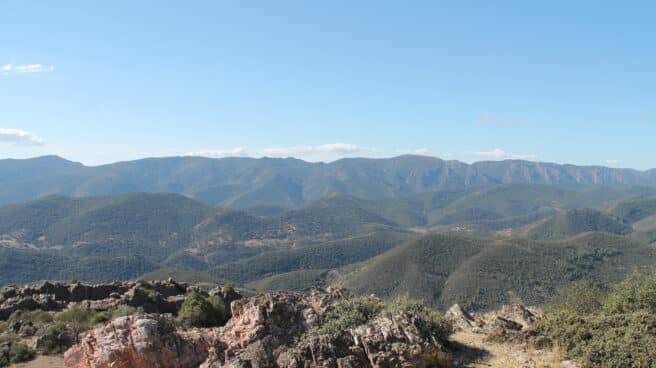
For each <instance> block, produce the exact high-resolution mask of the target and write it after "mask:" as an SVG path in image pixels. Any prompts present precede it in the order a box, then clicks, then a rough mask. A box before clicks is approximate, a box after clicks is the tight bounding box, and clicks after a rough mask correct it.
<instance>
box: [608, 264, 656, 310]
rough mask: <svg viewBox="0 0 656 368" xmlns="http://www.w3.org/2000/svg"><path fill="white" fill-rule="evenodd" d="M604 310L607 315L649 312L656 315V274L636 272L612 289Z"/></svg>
mask: <svg viewBox="0 0 656 368" xmlns="http://www.w3.org/2000/svg"><path fill="white" fill-rule="evenodd" d="M603 309H604V311H605V312H606V313H630V312H635V311H638V310H647V311H650V312H652V313H656V274H654V273H644V272H636V273H634V274H632V275H631V276H629V277H628V278H626V279H625V280H624V281H622V282H621V283H619V284H617V285H615V286H614V287H613V288H612V292H611V293H610V295H609V296H608V298H607V299H606V301H605V303H604V305H603Z"/></svg>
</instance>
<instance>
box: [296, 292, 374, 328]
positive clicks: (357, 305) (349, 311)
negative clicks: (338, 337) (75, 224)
mask: <svg viewBox="0 0 656 368" xmlns="http://www.w3.org/2000/svg"><path fill="white" fill-rule="evenodd" d="M383 308H384V304H383V303H382V302H380V301H379V300H378V299H376V298H372V297H353V298H346V299H342V300H340V301H339V302H337V304H335V308H334V309H333V310H331V311H329V312H327V313H326V316H325V319H324V323H323V324H321V325H320V326H317V327H313V328H311V329H310V330H309V331H308V334H309V335H313V336H319V335H332V334H335V333H339V332H340V331H344V330H348V329H352V328H356V327H358V326H362V325H364V324H366V323H367V322H369V321H371V320H372V319H374V318H375V317H376V316H378V315H379V314H380V312H382V311H383Z"/></svg>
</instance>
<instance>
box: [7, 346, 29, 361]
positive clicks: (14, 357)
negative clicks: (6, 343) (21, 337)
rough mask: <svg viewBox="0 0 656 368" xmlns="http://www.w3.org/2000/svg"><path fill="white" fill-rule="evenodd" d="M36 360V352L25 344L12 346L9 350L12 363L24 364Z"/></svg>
mask: <svg viewBox="0 0 656 368" xmlns="http://www.w3.org/2000/svg"><path fill="white" fill-rule="evenodd" d="M32 359H34V351H33V350H32V349H30V348H29V347H27V345H25V344H20V343H17V344H12V345H11V349H10V350H9V361H10V362H12V363H23V362H27V361H29V360H32Z"/></svg>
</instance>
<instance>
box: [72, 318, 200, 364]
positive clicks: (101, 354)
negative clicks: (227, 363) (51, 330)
mask: <svg viewBox="0 0 656 368" xmlns="http://www.w3.org/2000/svg"><path fill="white" fill-rule="evenodd" d="M211 345H213V341H212V334H211V333H209V332H208V333H207V334H205V333H198V332H188V333H178V332H176V331H175V327H174V325H173V321H172V320H171V319H170V317H165V316H160V315H154V314H139V315H134V316H128V317H121V318H118V319H116V320H114V321H112V322H110V323H108V324H107V325H105V326H103V327H99V328H96V329H95V330H92V331H89V332H87V333H85V334H84V335H83V336H82V337H81V339H80V343H79V344H77V345H75V346H74V347H72V348H71V349H69V350H68V351H67V352H66V353H65V354H64V361H65V363H66V367H68V368H110V367H111V368H196V367H198V366H199V365H200V364H201V363H202V362H203V361H204V360H206V359H207V357H208V354H209V352H208V351H209V348H210V346H211Z"/></svg>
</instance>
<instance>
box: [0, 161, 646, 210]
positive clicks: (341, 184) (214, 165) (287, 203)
mask: <svg viewBox="0 0 656 368" xmlns="http://www.w3.org/2000/svg"><path fill="white" fill-rule="evenodd" d="M504 183H531V184H548V185H554V186H558V187H565V188H581V187H587V186H609V187H618V186H647V187H656V169H652V170H649V171H638V170H633V169H615V168H608V167H602V166H574V165H560V164H554V163H541V162H529V161H521V160H507V161H487V162H477V163H474V164H471V165H470V164H466V163H463V162H459V161H445V160H441V159H439V158H434V157H427V156H412V155H406V156H398V157H393V158H386V159H365V158H345V159H341V160H338V161H334V162H331V163H310V162H305V161H302V160H298V159H293V158H284V159H283V158H259V159H255V158H235V157H233V158H220V159H213V158H203V157H168V158H147V159H141V160H136V161H127V162H118V163H113V164H108V165H102V166H94V167H89V166H84V165H82V164H80V163H75V162H71V161H68V160H65V159H62V158H60V157H57V156H44V157H37V158H33V159H24V160H16V159H5V160H0V205H2V204H11V203H19V202H24V201H27V200H31V199H35V198H38V197H42V196H46V195H52V194H57V195H67V196H99V195H115V194H122V193H130V192H151V193H153V192H171V193H178V194H183V195H186V196H188V197H191V198H194V199H196V200H199V201H202V202H205V203H209V204H220V205H223V206H230V207H234V208H249V207H267V206H268V207H286V208H290V207H295V206H298V205H301V204H304V203H308V202H311V201H314V200H317V199H319V198H322V197H325V196H326V195H329V194H333V193H337V194H346V195H352V196H355V197H358V198H363V199H382V198H394V197H400V196H411V195H417V194H421V193H426V192H431V191H438V190H462V189H466V188H474V187H485V186H493V185H498V184H504Z"/></svg>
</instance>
